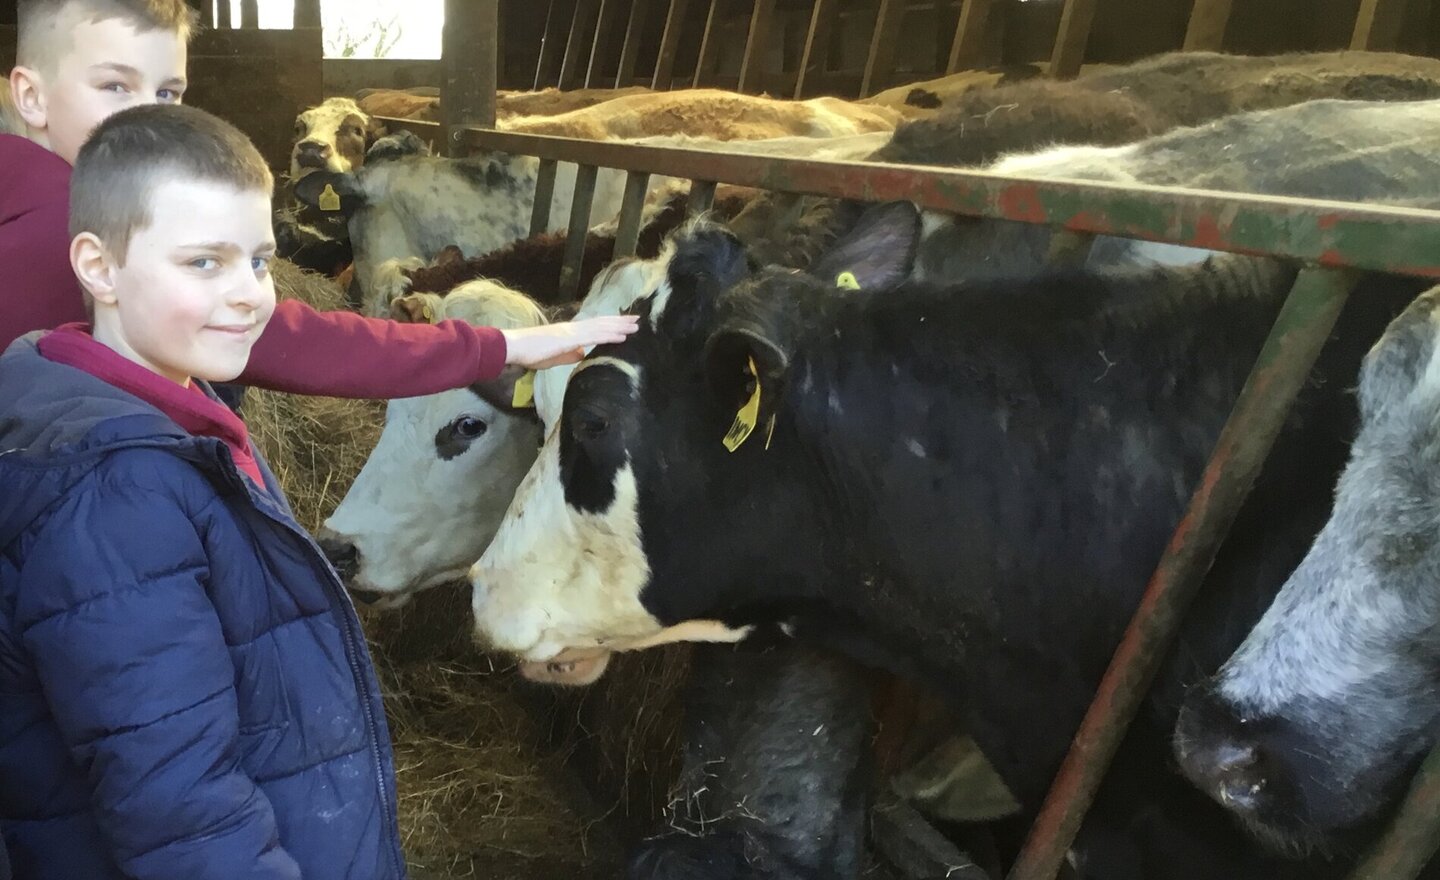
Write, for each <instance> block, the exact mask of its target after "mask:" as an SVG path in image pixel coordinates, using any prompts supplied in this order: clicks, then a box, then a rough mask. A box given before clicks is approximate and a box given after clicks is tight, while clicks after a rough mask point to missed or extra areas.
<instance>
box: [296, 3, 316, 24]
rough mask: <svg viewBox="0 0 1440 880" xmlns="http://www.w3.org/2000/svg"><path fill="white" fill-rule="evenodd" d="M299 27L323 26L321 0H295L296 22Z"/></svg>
mask: <svg viewBox="0 0 1440 880" xmlns="http://www.w3.org/2000/svg"><path fill="white" fill-rule="evenodd" d="M294 26H295V27H297V28H318V27H321V19H320V0H295V23H294Z"/></svg>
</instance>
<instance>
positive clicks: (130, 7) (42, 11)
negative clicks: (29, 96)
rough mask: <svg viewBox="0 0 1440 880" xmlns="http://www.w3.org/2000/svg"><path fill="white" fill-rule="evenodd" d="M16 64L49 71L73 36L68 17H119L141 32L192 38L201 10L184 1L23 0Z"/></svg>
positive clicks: (81, 18) (95, 18)
mask: <svg viewBox="0 0 1440 880" xmlns="http://www.w3.org/2000/svg"><path fill="white" fill-rule="evenodd" d="M18 12H19V15H18V16H17V17H18V20H19V28H18V33H17V35H16V46H15V63H16V64H19V65H21V66H23V67H33V68H36V69H38V70H49V69H51V65H53V64H54V63H55V61H56V60H57V59H58V58H59V57H60V56H61V55H62V54H63V52H64V49H63V46H62V44H61V42H60V41H61V40H68V39H70V34H69V32H68V30H67V29H66V28H64V27H63V25H65V24H67V23H68V22H66V21H65V18H66V16H67V15H68V16H73V17H74V18H75V20H77V21H87V20H88V21H108V20H110V19H117V18H118V19H120V20H121V21H123V22H125V23H126V24H128V25H130V26H131V27H133V28H135V29H136V30H137V31H140V32H141V33H145V32H148V31H170V32H172V33H174V34H175V35H177V36H178V37H180V39H182V40H184V41H186V42H187V43H188V42H189V41H190V37H191V35H192V34H194V32H195V29H196V28H197V27H198V26H199V21H200V17H199V13H198V12H196V11H195V10H194V9H192V8H190V5H189V4H187V3H186V2H185V0H20V5H19V10H18Z"/></svg>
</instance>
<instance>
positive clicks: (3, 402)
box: [0, 333, 219, 546]
mask: <svg viewBox="0 0 1440 880" xmlns="http://www.w3.org/2000/svg"><path fill="white" fill-rule="evenodd" d="M41 335H42V334H40V333H31V334H28V335H26V336H23V337H21V338H20V339H17V340H15V342H14V343H12V344H11V345H10V347H9V348H7V349H6V350H5V353H4V354H3V355H0V546H4V545H6V544H8V543H10V541H11V540H13V539H14V538H15V536H16V535H18V534H19V533H20V532H22V531H23V530H24V529H25V528H26V526H28V525H29V524H30V523H31V522H32V521H33V520H34V519H35V517H36V516H38V515H39V514H40V513H41V512H42V511H44V510H45V509H46V508H48V507H50V506H51V505H52V504H54V503H55V501H56V500H57V499H58V498H59V497H60V496H61V495H62V494H64V493H65V491H66V490H68V489H69V488H70V487H71V486H73V485H74V484H75V483H76V482H77V481H79V480H80V479H81V478H83V477H84V476H85V475H86V474H87V473H89V472H90V471H91V470H93V469H94V468H95V466H96V465H97V464H98V463H99V461H100V460H101V459H102V458H103V457H104V456H105V454H106V453H109V452H113V451H115V450H118V449H125V448H131V447H137V446H158V447H170V448H173V449H174V451H175V452H177V453H178V454H180V455H182V456H183V457H185V458H191V459H195V460H197V461H202V460H204V458H205V456H204V455H203V453H202V448H203V447H204V446H205V445H206V444H207V443H208V444H209V445H214V444H218V443H219V441H218V440H209V439H208V438H196V437H192V436H191V435H189V434H187V433H186V432H185V431H184V430H183V429H182V428H181V427H180V426H179V425H177V424H175V422H174V421H172V420H171V419H170V418H169V417H168V416H166V415H165V414H164V413H162V412H160V410H158V409H156V408H155V407H153V406H151V405H150V404H148V403H146V402H144V401H142V400H140V399H139V398H138V397H135V396H133V395H131V394H128V393H127V392H124V391H121V390H120V389H119V388H116V387H114V386H113V385H110V384H109V383H106V382H103V381H101V380H100V379H97V378H95V377H94V376H91V375H90V374H89V373H86V372H85V371H84V370H80V369H76V368H75V367H71V366H67V365H65V364H58V363H55V362H53V361H49V360H46V359H45V358H44V357H43V356H41V354H40V352H39V350H38V349H37V347H36V345H35V343H36V340H37V339H39V338H40V336H41Z"/></svg>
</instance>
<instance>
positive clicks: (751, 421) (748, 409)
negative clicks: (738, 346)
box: [721, 357, 770, 452]
mask: <svg viewBox="0 0 1440 880" xmlns="http://www.w3.org/2000/svg"><path fill="white" fill-rule="evenodd" d="M746 363H747V365H748V367H749V372H750V376H751V378H753V379H754V380H755V390H754V391H753V392H752V393H751V394H750V399H749V400H747V401H745V405H744V406H742V407H740V411H739V412H737V413H736V414H735V421H734V423H732V424H731V425H730V430H729V431H726V432H725V438H724V439H723V440H722V441H721V442H722V443H724V444H725V448H726V449H728V450H730V451H731V452H734V451H735V450H737V449H739V448H740V444H741V443H744V442H745V440H746V439H747V438H748V437H749V436H750V432H751V431H753V430H755V423H756V422H757V421H759V419H760V374H759V373H757V372H756V371H755V359H754V358H753V357H752V358H746ZM765 445H766V446H769V445H770V442H769V440H768V438H767V440H766V442H765Z"/></svg>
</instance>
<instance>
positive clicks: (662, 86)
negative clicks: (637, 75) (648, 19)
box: [650, 0, 690, 91]
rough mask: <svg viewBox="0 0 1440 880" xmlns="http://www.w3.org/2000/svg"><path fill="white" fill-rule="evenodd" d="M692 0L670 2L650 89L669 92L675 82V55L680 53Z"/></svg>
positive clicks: (671, 0) (672, 0) (673, 0)
mask: <svg viewBox="0 0 1440 880" xmlns="http://www.w3.org/2000/svg"><path fill="white" fill-rule="evenodd" d="M689 8H690V0H670V11H669V12H667V13H665V33H664V35H663V36H661V37H660V51H659V53H657V54H656V56H655V75H654V76H653V77H652V78H651V80H650V88H652V89H655V90H656V91H661V90H664V91H669V90H670V85H671V83H673V82H674V81H675V53H677V52H679V51H680V34H681V33H683V32H684V30H685V12H686V11H687V10H688V9H689Z"/></svg>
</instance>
